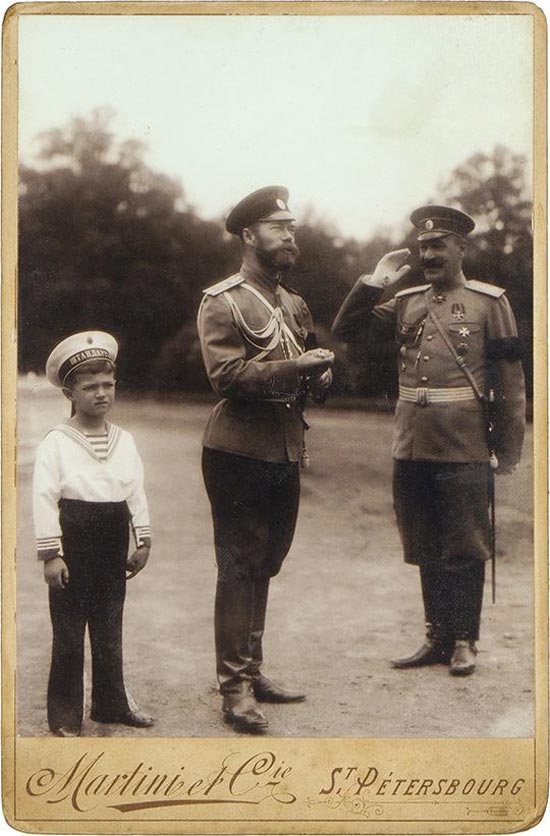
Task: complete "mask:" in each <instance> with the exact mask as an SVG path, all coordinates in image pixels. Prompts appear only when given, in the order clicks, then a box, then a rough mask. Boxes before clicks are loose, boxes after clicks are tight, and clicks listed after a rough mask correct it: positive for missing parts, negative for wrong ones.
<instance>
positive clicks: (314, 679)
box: [17, 379, 534, 738]
mask: <svg viewBox="0 0 550 836" xmlns="http://www.w3.org/2000/svg"><path fill="white" fill-rule="evenodd" d="M210 408H211V405H210V404H198V403H194V402H178V403H174V402H171V403H159V402H158V401H156V400H154V399H136V400H130V399H120V400H119V402H118V403H117V405H116V407H115V410H114V413H113V415H112V418H113V420H114V421H115V422H116V423H119V424H121V425H122V426H123V427H125V428H126V429H128V430H130V431H131V432H132V433H133V434H134V437H135V440H136V443H137V445H138V448H139V450H140V452H141V454H142V458H143V460H144V463H145V469H146V477H147V492H148V496H149V503H150V510H151V517H152V525H153V533H154V548H153V551H152V554H151V558H150V561H149V564H148V566H147V567H146V569H145V570H144V571H143V572H142V573H141V574H140V575H138V576H137V577H136V578H134V579H133V580H131V581H130V582H129V584H128V595H127V599H126V601H127V603H126V609H125V625H124V636H125V645H124V647H125V675H126V680H127V684H128V687H129V688H130V690H131V692H132V694H133V696H134V698H135V699H136V701H137V702H138V703H139V705H140V707H141V708H143V709H144V710H147V711H150V712H151V713H152V714H153V715H154V716H155V717H156V718H157V723H156V725H155V726H154V727H153V728H151V729H146V730H135V729H130V728H126V727H122V726H114V725H112V726H111V725H99V724H96V723H94V722H92V721H91V720H90V719H89V718H87V719H86V720H85V723H84V729H83V733H84V734H85V735H87V736H92V737H95V736H135V735H140V736H143V737H147V736H151V737H172V736H174V737H227V736H234V735H235V732H234V731H233V730H232V729H231V728H229V727H227V726H226V725H225V724H224V723H223V722H222V720H221V716H220V704H221V701H220V697H219V695H218V694H217V692H216V687H215V673H214V649H213V627H212V611H213V598H214V586H215V577H216V572H215V563H214V552H213V545H212V527H211V520H210V512H209V506H208V501H207V498H206V494H205V492H204V488H203V485H202V477H201V473H200V438H201V433H202V428H203V426H204V423H205V421H206V417H207V415H208V412H209V410H210ZM18 410H19V445H18V466H19V471H18V488H19V491H18V495H19V508H18V548H17V578H18V594H17V632H18V648H17V651H18V656H17V671H18V673H17V704H18V730H19V734H20V735H22V736H43V735H46V734H48V728H47V723H46V709H45V693H46V683H47V676H48V668H49V656H50V642H51V634H50V624H49V616H48V605H47V588H46V586H45V584H44V581H43V578H42V571H41V567H40V566H39V565H37V562H36V559H35V553H34V542H33V531H32V522H31V493H30V488H31V477H32V463H33V457H34V449H35V447H36V444H37V443H38V441H39V439H40V438H41V436H42V435H43V434H44V432H45V431H46V430H47V429H48V428H49V427H51V426H53V425H54V424H55V423H57V422H58V421H60V420H62V419H63V418H64V417H66V415H67V405H66V402H63V401H62V399H61V397H60V395H59V394H58V393H57V392H55V391H53V390H51V387H49V386H47V384H44V383H43V382H42V381H41V380H40V379H36V380H34V381H33V380H30V381H29V380H28V379H27V380H26V381H25V383H24V385H22V386H21V391H20V396H19V405H18ZM308 417H309V420H310V423H311V424H312V429H311V430H310V432H309V434H308V447H309V452H310V457H311V467H310V469H309V470H306V471H303V481H302V485H303V487H302V500H301V508H300V517H299V522H298V528H297V532H296V537H295V540H294V544H293V547H292V550H291V552H290V555H289V556H288V558H287V560H286V562H285V565H284V566H283V570H282V572H281V574H280V575H279V576H278V577H277V578H276V579H275V580H274V581H273V583H272V588H271V594H270V606H269V611H268V624H267V634H266V639H265V657H266V664H265V671H266V673H267V674H268V675H269V676H271V677H272V678H273V679H274V680H275V681H277V682H280V683H282V684H286V685H288V686H289V687H296V688H300V689H303V690H304V691H305V692H306V693H307V695H308V697H307V701H306V702H305V703H302V704H299V705H289V706H266V713H267V715H268V719H269V723H270V731H269V733H270V735H272V736H275V737H378V738H388V737H527V736H531V735H532V733H533V700H534V664H533V653H534V649H533V632H534V629H533V627H534V624H533V623H534V607H533V578H532V570H533V561H532V551H533V549H532V490H531V485H532V475H533V474H532V468H533V457H532V433H531V431H530V430H529V432H528V436H527V439H526V449H525V455H524V459H523V462H522V464H521V466H520V468H519V470H518V472H517V473H516V474H515V475H514V476H512V477H508V478H507V477H502V478H501V479H500V480H499V481H498V486H497V494H498V500H497V501H498V509H497V519H498V533H497V544H498V546H497V547H498V567H497V603H496V605H495V606H493V605H492V604H491V601H490V585H489V583H487V585H486V601H485V606H484V616H483V624H482V637H481V641H480V645H479V647H480V653H479V656H478V669H477V671H476V673H475V674H474V675H473V676H472V677H468V678H465V679H461V678H454V677H450V676H449V674H448V671H447V668H446V667H443V666H435V667H430V668H424V669H418V670H410V671H397V670H392V669H391V668H390V667H389V664H388V661H389V659H391V658H392V657H393V656H396V655H402V654H404V653H406V652H408V651H413V650H416V649H417V646H418V645H419V643H420V640H421V638H422V635H423V623H422V610H421V602H420V593H419V584H418V571H417V569H415V568H414V567H410V566H405V565H404V564H403V562H402V558H401V551H400V545H399V541H398V536H397V532H396V528H395V525H394V520H393V510H392V504H391V485H390V481H391V460H390V440H391V425H392V417H391V415H390V414H389V413H380V412H366V411H361V410H343V409H341V408H338V407H336V406H330V407H325V408H324V409H319V408H315V409H313V410H310V411H309V416H308ZM88 684H89V674H88ZM88 708H89V706H88Z"/></svg>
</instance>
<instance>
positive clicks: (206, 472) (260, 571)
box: [198, 265, 316, 694]
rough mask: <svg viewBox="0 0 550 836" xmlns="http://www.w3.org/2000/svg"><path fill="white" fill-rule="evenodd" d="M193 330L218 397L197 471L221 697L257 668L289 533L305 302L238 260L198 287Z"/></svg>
mask: <svg viewBox="0 0 550 836" xmlns="http://www.w3.org/2000/svg"><path fill="white" fill-rule="evenodd" d="M198 330H199V336H200V341H201V348H202V354H203V359H204V364H205V367H206V372H207V374H208V378H209V380H210V383H211V385H212V388H213V389H214V391H215V392H216V394H217V395H219V396H220V397H221V401H220V402H219V403H218V404H217V405H216V406H215V408H214V410H213V411H212V413H211V415H210V418H209V420H208V423H207V425H206V429H205V432H204V437H203V458H202V468H203V476H204V482H205V486H206V490H207V493H208V497H209V500H210V504H211V507H212V519H213V525H214V541H215V549H216V561H217V566H218V579H217V589H216V610H215V638H216V657H217V675H218V681H219V683H220V690H221V691H222V693H224V694H227V693H231V692H232V691H238V690H239V688H240V687H241V686H242V683H243V682H246V681H249V680H251V679H253V678H254V677H255V676H258V675H259V672H260V665H261V662H262V658H263V653H262V636H263V632H264V625H265V616H266V607H267V597H268V588H269V582H270V578H271V577H273V576H274V575H276V574H277V573H278V572H279V570H280V568H281V565H282V563H283V560H284V558H285V557H286V555H287V553H288V551H289V549H290V546H291V543H292V538H293V535H294V529H295V526H296V519H297V514H298V503H299V495H300V476H299V462H300V460H301V459H302V457H303V455H304V428H305V422H304V419H303V409H304V404H305V399H306V394H307V391H308V390H309V391H311V393H312V394H313V395H314V396H315V394H316V388H315V383H312V382H311V381H309V382H308V381H307V380H304V379H302V376H301V375H300V374H299V373H298V368H297V358H298V357H299V356H300V354H302V353H303V352H304V351H305V350H306V349H309V348H312V347H314V338H313V334H312V320H311V315H310V312H309V310H308V307H307V305H306V303H305V302H304V300H303V299H302V298H301V297H300V296H299V295H298V294H297V293H295V292H293V291H291V290H289V289H287V288H286V287H283V286H282V285H280V284H275V283H274V282H271V281H269V280H268V279H267V278H266V277H264V276H261V275H259V274H257V273H254V272H253V271H251V270H250V269H248V268H247V267H246V266H245V265H243V267H242V268H241V270H240V273H239V274H237V275H236V276H233V277H231V278H229V279H227V280H225V281H223V282H219V283H218V284H217V285H214V286H213V287H211V288H209V289H207V290H206V291H205V296H204V299H203V301H202V304H201V306H200V309H199V313H198Z"/></svg>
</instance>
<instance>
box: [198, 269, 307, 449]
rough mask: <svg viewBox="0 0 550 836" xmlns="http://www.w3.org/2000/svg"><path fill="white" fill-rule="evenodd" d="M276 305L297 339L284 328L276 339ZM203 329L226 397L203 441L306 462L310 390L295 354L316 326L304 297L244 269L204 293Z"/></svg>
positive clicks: (213, 377)
mask: <svg viewBox="0 0 550 836" xmlns="http://www.w3.org/2000/svg"><path fill="white" fill-rule="evenodd" d="M249 287H251V288H252V291H251V290H250V289H248V288H249ZM253 291H256V292H253ZM257 294H260V296H261V297H263V299H264V300H265V301H263V302H262V300H261V299H260V298H259V297H258V295H257ZM265 302H267V303H268V304H267V305H266V304H265ZM270 308H271V309H274V310H277V311H280V314H279V316H282V318H283V321H284V324H285V325H286V326H287V327H288V328H289V329H290V331H291V334H292V335H293V336H294V340H292V339H291V337H290V335H287V334H285V330H284V329H283V330H281V336H280V339H279V338H277V339H274V338H275V337H276V336H277V333H276V329H277V327H278V326H277V325H276V323H273V314H272V311H271V310H270ZM270 323H271V325H270ZM274 324H275V330H274V328H273V325H274ZM198 329H199V336H200V341H201V348H202V354H203V359H204V365H205V367H206V373H207V375H208V379H209V380H210V383H211V385H212V388H213V389H214V391H215V392H216V394H217V395H219V396H220V397H221V398H222V400H221V401H220V402H219V403H218V404H217V405H216V407H215V408H214V410H213V412H212V414H211V416H210V419H209V421H208V423H207V425H206V429H205V432H204V437H203V445H204V446H205V447H208V448H211V449H214V450H223V451H225V452H227V453H236V454H238V455H241V456H248V457H250V458H255V459H261V460H262V461H270V462H297V461H299V460H300V458H301V455H302V452H303V442H304V422H303V418H302V413H303V408H304V398H305V389H304V386H303V381H302V380H301V379H300V376H299V374H298V372H297V367H296V359H297V357H298V356H299V355H300V354H301V353H302V351H304V350H305V349H306V343H307V342H308V335H310V334H311V333H312V331H313V326H312V320H311V314H310V312H309V309H308V307H307V305H306V303H305V301H304V300H303V299H302V298H301V296H299V295H298V294H297V293H295V292H293V291H290V290H288V289H287V288H285V287H283V286H282V285H278V286H275V285H274V284H273V283H272V282H269V281H268V280H267V279H264V278H262V277H260V276H257V275H253V274H252V273H251V272H250V271H249V270H247V268H246V267H245V266H243V267H242V268H241V271H240V273H239V274H237V276H235V277H232V278H230V279H229V280H226V281H225V282H220V283H219V284H218V285H214V286H213V287H212V288H210V289H208V290H207V291H205V296H204V299H203V301H202V304H201V306H200V309H199V314H198ZM272 343H274V344H273V345H272V346H271V348H269V347H270V345H271V344H272ZM308 347H311V346H310V345H308ZM268 349H269V350H268Z"/></svg>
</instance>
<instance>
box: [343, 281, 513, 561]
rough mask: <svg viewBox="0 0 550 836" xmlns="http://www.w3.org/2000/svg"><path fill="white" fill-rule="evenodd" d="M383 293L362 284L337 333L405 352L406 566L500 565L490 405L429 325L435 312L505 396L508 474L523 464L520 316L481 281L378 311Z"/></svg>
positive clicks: (401, 453) (418, 291) (401, 495)
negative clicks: (493, 544) (493, 514)
mask: <svg viewBox="0 0 550 836" xmlns="http://www.w3.org/2000/svg"><path fill="white" fill-rule="evenodd" d="M380 296H381V290H380V289H378V288H375V287H372V286H369V285H366V284H365V283H364V282H363V281H362V279H360V280H359V281H358V282H357V284H356V285H355V287H354V288H353V289H352V291H351V292H350V294H349V296H348V297H347V299H346V300H345V301H344V304H343V305H342V308H341V310H340V312H339V314H338V316H337V318H336V320H335V323H334V332H335V333H336V335H337V336H339V337H340V338H341V339H343V340H345V341H347V342H357V341H361V340H362V339H365V338H366V337H367V335H370V336H371V338H372V335H373V332H374V335H375V336H376V337H377V338H379V339H395V340H396V341H397V343H398V345H399V353H398V369H399V400H398V402H397V406H396V412H395V424H394V436H393V448H392V454H393V458H394V460H395V467H394V505H395V510H396V515H397V522H398V526H399V529H400V533H401V538H402V541H403V547H404V556H405V561H406V562H409V563H415V564H420V565H426V564H433V563H434V562H438V561H441V560H444V561H448V560H453V559H460V560H464V559H468V560H469V559H471V558H473V559H476V560H486V559H488V558H489V557H490V554H491V550H490V529H489V520H488V513H487V506H488V475H487V462H488V460H489V447H488V435H487V419H486V414H485V408H484V405H483V404H482V403H481V402H480V400H479V399H478V398H477V397H476V394H475V393H474V389H473V388H472V386H471V384H470V383H469V381H468V379H467V378H466V376H465V375H464V372H463V371H462V370H461V369H460V368H459V366H458V364H457V362H456V360H455V358H454V357H453V355H452V354H451V352H450V350H449V347H448V346H447V344H446V343H445V340H444V339H443V337H442V335H441V333H440V332H439V330H438V328H437V326H436V325H435V323H434V321H433V320H432V318H431V316H430V315H429V312H430V311H433V312H434V314H435V315H436V316H437V319H438V320H439V322H440V324H441V327H442V329H443V330H444V332H445V333H446V335H447V337H448V340H449V341H450V343H451V344H452V346H453V348H454V351H455V353H457V354H458V355H459V356H460V357H462V358H463V359H464V360H465V361H466V363H467V366H468V368H469V370H470V372H471V374H472V375H473V378H474V380H475V382H476V384H477V386H478V387H479V390H480V391H481V392H483V393H487V392H488V390H489V388H491V389H493V391H494V394H495V407H496V413H497V426H496V430H495V432H494V433H493V435H492V438H491V446H492V447H494V450H495V452H496V455H497V457H498V459H499V461H500V463H501V464H502V465H512V464H515V463H516V462H517V461H518V460H519V457H520V453H521V446H522V441H523V433H524V420H525V418H524V416H525V389H524V380H523V371H522V368H521V363H520V361H519V353H518V339H517V330H516V324H515V320H514V316H513V313H512V311H511V308H510V305H509V303H508V301H507V299H506V296H505V294H504V291H503V290H502V289H501V288H497V287H494V286H493V285H487V284H484V283H482V282H477V281H465V282H464V284H462V285H461V286H459V287H455V288H452V289H450V290H445V291H442V292H441V293H439V291H437V290H436V289H434V288H433V287H432V285H423V286H421V287H414V288H411V289H408V290H404V291H401V292H400V293H397V294H396V295H395V296H394V297H393V298H392V299H390V300H388V301H386V302H383V303H382V304H377V302H378V300H379V299H380Z"/></svg>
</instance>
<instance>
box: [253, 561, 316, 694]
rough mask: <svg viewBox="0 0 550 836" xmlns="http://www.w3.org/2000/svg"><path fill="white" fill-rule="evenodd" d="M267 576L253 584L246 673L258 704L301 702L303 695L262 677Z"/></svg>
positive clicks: (257, 578) (268, 578)
mask: <svg viewBox="0 0 550 836" xmlns="http://www.w3.org/2000/svg"><path fill="white" fill-rule="evenodd" d="M269 581H270V577H269V575H259V576H257V577H256V579H255V582H254V615H253V618H252V629H251V631H250V656H251V660H252V661H251V664H250V666H249V668H248V673H249V674H250V676H251V677H252V690H253V692H254V696H255V697H256V699H257V700H258V702H276V703H290V702H303V701H304V700H305V694H299V693H296V692H293V691H287V689H286V688H282V687H281V686H280V685H276V684H275V683H274V682H272V681H271V680H269V679H268V678H267V676H264V675H263V673H262V671H261V665H262V662H263V648H262V639H263V635H264V631H265V617H266V612H267V597H268V592H269Z"/></svg>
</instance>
